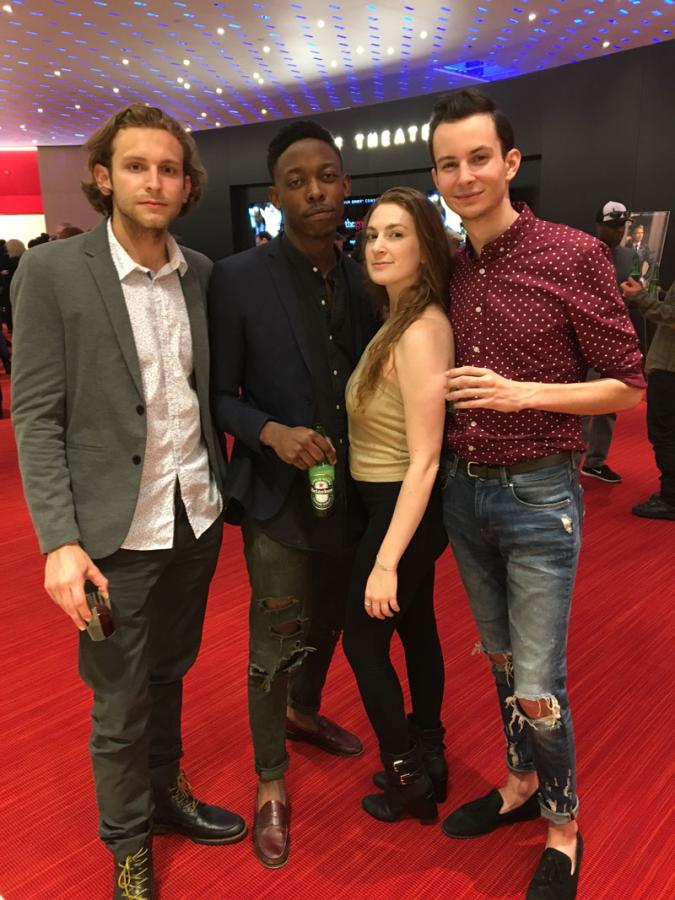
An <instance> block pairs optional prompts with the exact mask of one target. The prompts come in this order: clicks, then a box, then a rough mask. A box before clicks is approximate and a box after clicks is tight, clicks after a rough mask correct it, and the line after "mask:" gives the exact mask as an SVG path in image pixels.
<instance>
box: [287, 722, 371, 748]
mask: <svg viewBox="0 0 675 900" xmlns="http://www.w3.org/2000/svg"><path fill="white" fill-rule="evenodd" d="M316 724H317V725H318V728H317V730H316V731H305V729H304V728H300V726H299V725H296V724H295V722H291V720H290V719H286V737H287V738H288V739H289V740H291V741H305V742H306V743H308V744H314V746H315V747H320V748H321V750H325V751H326V753H332V754H333V755H334V756H361V754H362V753H363V744H362V743H361V741H360V740H359V739H358V738H357V736H356V735H355V734H352V733H351V732H349V731H347V730H346V729H345V728H342V727H341V726H340V725H338V724H337V723H336V722H331V720H330V719H327V718H326V717H325V716H317V717H316Z"/></svg>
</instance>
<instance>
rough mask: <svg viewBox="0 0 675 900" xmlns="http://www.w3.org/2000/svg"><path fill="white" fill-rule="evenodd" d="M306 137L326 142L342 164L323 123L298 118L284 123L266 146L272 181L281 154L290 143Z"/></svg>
mask: <svg viewBox="0 0 675 900" xmlns="http://www.w3.org/2000/svg"><path fill="white" fill-rule="evenodd" d="M307 138H313V139H314V140H317V141H323V142H324V143H326V144H328V146H329V147H331V148H332V149H333V150H334V151H335V155H336V156H337V158H338V159H339V160H340V166H342V154H341V153H340V150H339V148H338V146H337V144H336V143H335V139H334V138H333V135H332V134H331V133H330V131H326V129H325V128H324V127H323V125H319V123H318V122H313V121H312V120H311V119H298V120H297V121H296V122H291V123H290V124H289V125H284V127H283V128H282V129H280V131H278V132H277V133H276V134H275V135H274V137H273V138H272V140H271V141H270V144H269V147H268V148H267V170H268V172H269V173H270V178H271V179H272V180H273V181H274V170H275V169H276V167H277V162H278V161H279V157H280V156H281V154H282V153H283V152H284V151H285V150H288V148H289V147H290V146H291V144H295V143H296V142H297V141H304V140H306V139H307Z"/></svg>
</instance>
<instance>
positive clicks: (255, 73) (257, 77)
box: [253, 72, 260, 81]
mask: <svg viewBox="0 0 675 900" xmlns="http://www.w3.org/2000/svg"><path fill="white" fill-rule="evenodd" d="M253 77H254V78H255V80H256V81H257V80H258V79H259V78H260V72H254V73H253Z"/></svg>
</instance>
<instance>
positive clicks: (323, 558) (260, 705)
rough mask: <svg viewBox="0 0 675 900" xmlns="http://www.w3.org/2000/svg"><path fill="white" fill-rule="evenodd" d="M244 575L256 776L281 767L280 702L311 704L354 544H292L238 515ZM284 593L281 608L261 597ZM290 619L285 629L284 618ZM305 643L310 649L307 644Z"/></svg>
mask: <svg viewBox="0 0 675 900" xmlns="http://www.w3.org/2000/svg"><path fill="white" fill-rule="evenodd" d="M242 531H243V535H244V553H245V556H246V565H247V567H248V574H249V579H250V582H251V606H250V615H249V623H250V631H249V670H248V711H249V721H250V725H251V736H252V738H253V753H254V757H255V768H256V772H257V773H258V775H259V776H260V778H261V779H262V780H263V781H273V780H274V779H276V778H280V777H281V776H282V775H283V774H284V772H285V771H286V770H287V769H288V753H287V752H286V705H287V704H288V705H289V706H291V707H293V708H294V709H297V710H298V711H299V712H304V713H314V712H318V710H319V708H320V706H321V692H322V690H323V686H324V683H325V681H326V675H327V673H328V667H329V666H330V663H331V660H332V658H333V652H334V650H335V646H336V644H337V642H338V640H339V638H340V634H341V632H342V629H343V627H344V617H345V609H346V603H347V590H348V587H349V580H350V577H351V570H352V562H353V559H354V551H353V550H349V551H346V552H345V553H343V554H341V555H340V556H329V555H328V554H326V553H315V552H311V551H308V550H296V549H295V548H293V547H286V546H285V545H284V544H279V543H278V542H277V541H274V540H272V538H270V537H268V536H267V535H266V534H265V533H264V532H263V531H261V529H260V527H259V526H257V525H256V523H255V521H254V520H253V519H251V518H250V517H246V518H245V519H244V523H243V526H242ZM283 599H289V600H290V601H291V603H290V605H288V606H286V607H285V608H283V609H270V608H269V607H268V606H266V601H268V600H283ZM289 625H290V626H294V630H293V631H292V633H290V634H287V635H284V634H282V633H280V632H279V630H278V629H279V628H280V627H281V631H282V632H283V631H284V630H285V629H284V627H283V626H289ZM310 648H311V649H310Z"/></svg>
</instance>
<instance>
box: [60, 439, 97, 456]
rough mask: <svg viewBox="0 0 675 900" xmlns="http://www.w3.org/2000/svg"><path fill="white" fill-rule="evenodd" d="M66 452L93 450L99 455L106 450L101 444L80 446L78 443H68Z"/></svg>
mask: <svg viewBox="0 0 675 900" xmlns="http://www.w3.org/2000/svg"><path fill="white" fill-rule="evenodd" d="M66 450H92V451H98V452H99V453H100V452H101V451H103V450H105V447H102V446H101V445H100V444H80V443H79V442H78V441H66Z"/></svg>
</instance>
